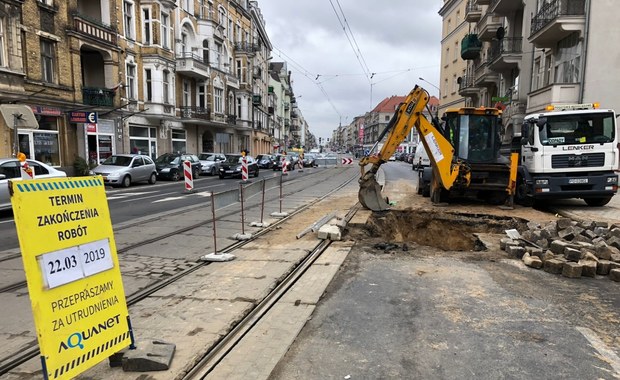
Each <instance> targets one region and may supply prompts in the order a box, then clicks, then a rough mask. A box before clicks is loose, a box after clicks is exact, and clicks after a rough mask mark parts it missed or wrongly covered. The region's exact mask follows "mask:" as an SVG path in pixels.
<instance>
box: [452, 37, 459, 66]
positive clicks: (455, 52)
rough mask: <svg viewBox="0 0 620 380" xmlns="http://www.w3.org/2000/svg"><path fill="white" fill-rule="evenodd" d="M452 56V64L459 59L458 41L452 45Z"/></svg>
mask: <svg viewBox="0 0 620 380" xmlns="http://www.w3.org/2000/svg"><path fill="white" fill-rule="evenodd" d="M452 55H453V56H454V57H452V60H453V61H454V62H456V61H457V60H458V59H459V43H458V41H457V42H455V43H454V52H453V53H452Z"/></svg>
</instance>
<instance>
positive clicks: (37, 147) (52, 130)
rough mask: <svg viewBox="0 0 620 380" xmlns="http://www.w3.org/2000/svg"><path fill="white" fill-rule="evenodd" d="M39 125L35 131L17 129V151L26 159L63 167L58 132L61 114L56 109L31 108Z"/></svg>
mask: <svg viewBox="0 0 620 380" xmlns="http://www.w3.org/2000/svg"><path fill="white" fill-rule="evenodd" d="M30 108H32V111H33V112H34V115H35V117H36V119H37V121H38V123H39V128H37V129H18V130H17V133H18V141H19V150H20V152H22V153H25V154H26V156H27V157H28V158H33V159H35V160H38V161H41V162H44V163H46V164H48V165H51V166H55V167H60V166H61V165H63V163H62V161H61V159H62V157H61V153H60V146H61V145H60V130H61V129H62V125H63V120H64V118H63V114H62V111H61V110H60V109H58V108H51V107H38V106H32V107H30Z"/></svg>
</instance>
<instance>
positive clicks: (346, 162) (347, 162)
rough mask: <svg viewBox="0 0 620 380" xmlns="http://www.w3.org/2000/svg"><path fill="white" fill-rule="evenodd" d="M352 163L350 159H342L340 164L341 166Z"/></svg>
mask: <svg viewBox="0 0 620 380" xmlns="http://www.w3.org/2000/svg"><path fill="white" fill-rule="evenodd" d="M352 163H353V159H352V158H346V157H345V158H343V159H342V164H343V165H351V164H352Z"/></svg>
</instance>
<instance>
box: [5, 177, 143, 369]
mask: <svg viewBox="0 0 620 380" xmlns="http://www.w3.org/2000/svg"><path fill="white" fill-rule="evenodd" d="M9 186H10V191H11V203H12V205H13V214H14V216H15V225H16V226H17V235H18V238H19V245H20V248H21V252H22V258H23V261H24V270H25V272H26V280H27V282H28V291H29V293H30V301H31V304H32V311H33V315H34V321H35V325H36V329H37V337H38V340H39V347H40V350H41V358H42V360H41V362H42V363H43V372H44V373H45V374H47V378H49V379H68V378H72V377H75V376H77V375H78V374H80V373H82V372H84V371H85V370H86V369H88V368H90V367H92V366H93V365H95V364H97V363H99V362H100V361H102V360H103V359H106V358H108V357H109V356H110V355H112V354H114V353H116V352H118V351H120V350H121V349H123V348H125V347H127V346H128V345H129V344H130V343H131V340H132V337H131V333H130V327H129V326H130V325H129V313H128V311H127V303H126V301H125V292H124V290H123V282H122V278H121V272H120V269H119V264H118V257H117V255H116V243H115V242H114V234H113V230H112V223H111V220H110V212H109V209H108V203H107V199H106V195H105V190H104V187H103V180H102V178H101V177H80V178H78V177H76V178H59V179H39V180H37V179H34V180H30V181H17V182H10V184H9Z"/></svg>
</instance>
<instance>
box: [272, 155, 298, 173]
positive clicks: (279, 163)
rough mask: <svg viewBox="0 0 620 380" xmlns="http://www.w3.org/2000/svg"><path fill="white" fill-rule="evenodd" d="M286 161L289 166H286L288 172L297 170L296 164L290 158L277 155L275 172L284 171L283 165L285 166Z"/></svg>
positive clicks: (274, 165)
mask: <svg viewBox="0 0 620 380" xmlns="http://www.w3.org/2000/svg"><path fill="white" fill-rule="evenodd" d="M285 160H286V162H287V165H286V170H294V169H295V164H294V162H293V161H292V160H291V157H290V156H285V155H282V154H276V156H275V158H274V160H273V170H274V171H276V170H282V165H283V164H284V161H285Z"/></svg>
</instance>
